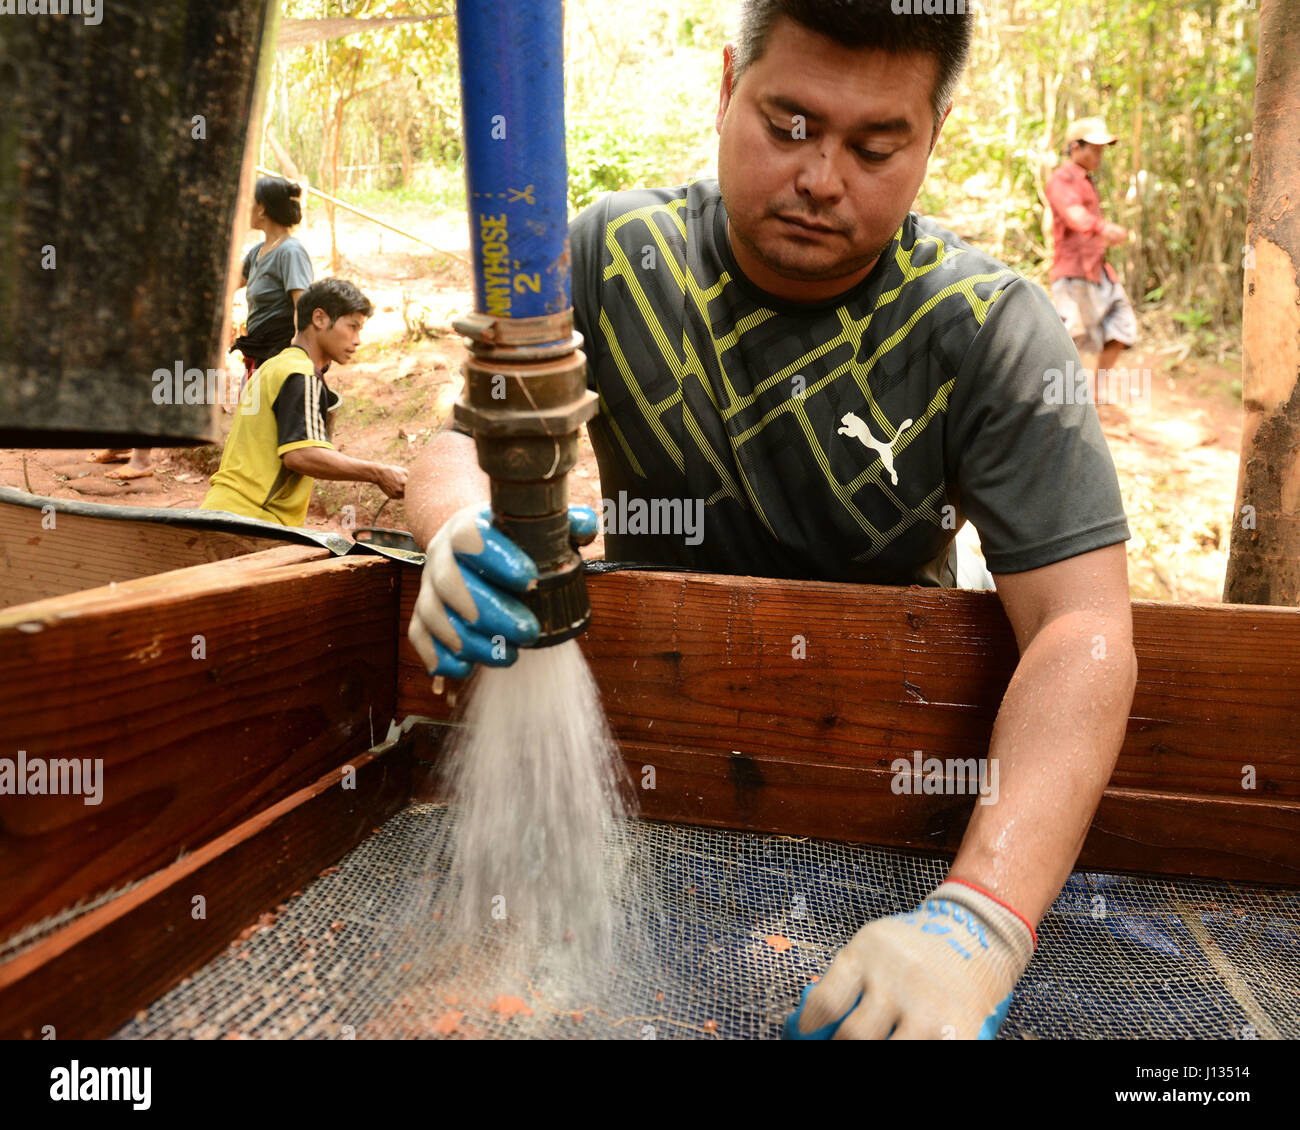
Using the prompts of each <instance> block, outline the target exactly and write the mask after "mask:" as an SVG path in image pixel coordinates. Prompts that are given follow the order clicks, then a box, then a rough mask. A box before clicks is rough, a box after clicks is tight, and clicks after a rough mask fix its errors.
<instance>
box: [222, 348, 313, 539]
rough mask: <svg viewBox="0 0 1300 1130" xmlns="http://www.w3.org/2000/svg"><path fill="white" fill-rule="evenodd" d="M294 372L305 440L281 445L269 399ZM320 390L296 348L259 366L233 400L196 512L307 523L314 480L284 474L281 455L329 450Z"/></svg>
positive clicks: (304, 356) (272, 400) (308, 363)
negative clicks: (217, 459)
mask: <svg viewBox="0 0 1300 1130" xmlns="http://www.w3.org/2000/svg"><path fill="white" fill-rule="evenodd" d="M295 373H301V374H302V375H303V376H305V377H306V378H307V395H306V396H305V398H304V404H303V411H304V419H303V429H302V432H303V435H304V437H305V438H303V439H301V440H297V441H295V442H293V443H287V444H284V445H283V446H281V445H280V431H279V425H278V421H277V419H276V415H275V400H276V397H278V396H279V395H280V390H281V388H282V387H283V386H284V382H285V381H286V380H288V378H289V377H291V376H293V375H294V374H295ZM325 391H326V386H325V382H324V381H322V380H321V379H320V378H319V377H317V376H316V374H315V370H314V368H313V366H312V363H311V359H310V358H309V357H308V356H307V354H306V352H305V351H304V350H303V349H301V348H299V347H298V346H292V345H291V346H289V348H287V349H285V350H284V351H283V352H281V353H277V354H276V355H275V356H274V357H272V358H271V359H270V360H269V361H266V362H264V363H263V364H261V365H259V366H258V367H257V369H256V371H255V372H254V373H253V375H252V376H251V377H250V378H249V380H248V383H247V384H246V385H245V386H244V391H243V394H242V395H241V396H240V398H239V408H238V410H237V411H236V412H235V422H234V424H233V425H232V427H231V429H230V436H229V438H228V439H227V440H226V449H225V451H224V452H223V453H222V456H221V467H220V469H219V470H218V471H217V473H216V474H215V475H213V476H212V485H211V489H209V491H208V493H207V496H206V497H205V498H204V499H203V505H202V507H201V509H204V510H227V511H230V512H231V513H233V514H241V515H243V516H244V517H246V518H260V519H262V520H263V521H266V522H279V523H280V524H281V525H284V526H301V525H302V524H303V522H304V521H305V520H306V518H307V506H308V504H309V503H310V502H311V491H312V487H314V486H315V485H316V480H315V479H313V478H312V477H311V476H309V475H300V474H297V473H295V472H293V471H290V470H289V469H288V468H287V467H286V466H285V465H284V462H283V461H282V459H281V456H282V455H284V453H285V452H286V451H293V450H294V449H295V448H299V447H324V448H328V449H330V450H331V451H332V450H333V449H334V445H333V444H332V443H331V442H330V437H329V431H330V429H329V427H328V424H327V423H325V419H326V414H325V409H326V408H329V407H332V405H325V406H322V405H321V403H320V398H321V396H322V395H323V394H324V393H325ZM336 402H337V401H336V400H335V403H336Z"/></svg>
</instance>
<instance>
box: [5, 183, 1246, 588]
mask: <svg viewBox="0 0 1300 1130" xmlns="http://www.w3.org/2000/svg"><path fill="white" fill-rule="evenodd" d="M388 218H390V219H392V220H393V221H394V222H395V223H396V224H397V225H398V226H399V227H402V228H404V229H405V230H408V231H411V232H412V233H414V234H416V235H419V236H421V237H422V238H424V239H426V240H428V241H429V242H431V243H433V244H434V245H435V246H437V247H439V248H441V249H443V250H445V251H447V252H450V253H451V254H453V255H458V256H460V257H461V258H462V259H463V258H465V257H467V256H468V251H467V247H466V233H465V230H464V222H463V220H458V219H457V218H456V217H454V216H447V217H433V218H430V217H427V216H425V215H422V214H421V212H420V211H419V210H418V209H416V208H409V209H405V210H404V211H403V212H402V213H400V214H392V213H390V214H389V216H388ZM299 236H300V238H301V239H302V240H303V242H304V243H305V244H306V246H307V248H308V250H309V251H310V252H311V254H312V258H313V261H314V263H315V266H316V271H317V276H318V277H319V276H321V275H322V274H324V273H327V271H328V266H329V258H330V236H329V229H328V225H327V222H326V218H325V214H324V209H323V206H322V205H320V204H319V203H317V202H315V201H313V203H312V207H311V211H310V212H309V214H308V217H307V222H306V224H305V225H304V227H303V228H302V230H301V231H300V232H299ZM248 242H250V243H251V242H252V240H251V239H250V240H249V241H248ZM338 243H339V248H340V251H341V252H342V254H343V263H342V266H341V268H340V271H339V274H340V275H342V276H343V277H346V278H350V279H352V280H353V281H355V282H356V283H357V284H358V285H359V286H361V288H362V289H363V290H364V291H365V292H366V293H367V294H368V295H369V296H370V298H371V300H372V301H373V302H374V304H375V307H376V312H375V317H374V318H372V319H371V320H370V321H369V322H368V323H367V326H366V331H365V335H364V339H363V342H364V343H363V345H362V348H361V350H360V351H359V352H358V353H357V355H356V357H355V358H354V361H353V364H352V365H350V366H348V368H347V369H346V370H342V371H338V372H335V371H331V374H330V378H329V381H330V386H331V388H334V389H335V390H336V391H338V392H339V393H340V394H341V395H342V397H343V404H342V408H341V410H340V412H339V416H338V421H337V424H336V436H335V440H336V443H337V445H338V447H339V448H340V450H342V451H344V452H346V453H347V454H349V455H353V456H356V457H358V458H364V459H376V460H381V461H384V462H390V463H400V464H403V465H406V466H409V465H410V464H411V463H413V462H414V460H415V457H416V455H417V453H418V452H419V450H420V448H421V447H423V445H424V444H425V443H426V442H427V441H428V439H429V437H430V436H431V435H432V434H433V432H434V431H436V430H437V428H438V427H439V426H440V425H441V423H442V421H443V419H444V418H445V417H446V416H447V414H448V413H449V412H450V411H451V404H452V401H453V400H454V398H455V395H456V392H457V390H458V388H459V375H458V374H459V367H460V363H461V361H462V359H463V358H464V356H465V351H464V348H463V346H462V345H461V339H460V337H459V335H457V334H456V333H455V332H454V331H453V330H452V329H451V319H452V318H453V317H454V316H456V315H457V314H459V313H462V312H464V311H467V310H469V309H471V308H472V305H473V300H472V295H471V289H470V277H469V270H468V267H467V265H465V264H464V263H463V262H458V261H456V260H455V259H449V258H446V257H444V256H441V255H438V254H436V253H435V252H433V251H431V250H429V249H428V248H426V247H423V246H421V245H420V244H419V243H416V242H414V241H412V240H409V239H405V238H403V237H402V236H399V235H396V234H394V233H392V232H389V231H384V230H383V229H382V228H379V227H376V226H374V225H372V224H370V223H368V222H366V221H364V220H362V219H360V218H358V217H353V216H350V215H348V214H347V213H344V212H339V214H338ZM236 356H237V355H232V361H233V359H234V358H235V357H236ZM1175 356H1176V351H1175V350H1173V349H1170V350H1168V351H1165V352H1157V351H1154V350H1151V349H1142V348H1139V349H1137V350H1134V351H1130V353H1129V354H1128V355H1126V356H1125V358H1124V363H1125V364H1126V365H1127V366H1128V368H1129V369H1130V370H1138V371H1143V370H1150V374H1151V377H1150V380H1151V386H1150V389H1151V392H1150V397H1149V401H1148V402H1146V403H1141V404H1138V405H1135V406H1134V407H1131V408H1128V409H1124V408H1119V407H1117V406H1116V407H1111V406H1106V407H1104V408H1103V409H1102V423H1103V427H1104V429H1105V432H1106V436H1107V439H1108V440H1109V443H1110V447H1111V452H1112V454H1113V455H1114V458H1115V463H1116V467H1117V469H1118V472H1119V478H1120V485H1121V488H1122V490H1123V493H1124V502H1125V507H1126V509H1127V511H1128V515H1129V524H1130V526H1131V527H1132V530H1133V535H1134V536H1133V539H1132V540H1131V541H1130V542H1129V544H1128V557H1129V574H1130V583H1131V587H1132V592H1133V595H1134V596H1135V597H1139V598H1146V599H1154V600H1176V601H1184V602H1211V603H1212V602H1217V601H1218V600H1219V599H1220V596H1221V590H1222V585H1223V576H1224V570H1225V568H1226V565H1227V554H1228V535H1229V531H1230V526H1231V522H1232V514H1233V503H1234V498H1235V489H1236V480H1237V462H1238V447H1239V443H1240V438H1241V403H1240V399H1239V395H1234V392H1233V382H1234V381H1239V380H1240V375H1241V374H1240V371H1239V370H1231V369H1225V368H1223V367H1220V366H1215V365H1210V364H1202V363H1197V362H1193V361H1178V360H1175V359H1174V358H1175ZM1236 387H1237V388H1238V389H1239V388H1240V385H1239V384H1238V385H1237V386H1236ZM229 419H230V417H229V415H226V416H224V417H223V425H224V428H225V429H226V430H228V428H229ZM220 451H221V449H220V447H219V446H216V445H213V446H208V447H200V448H193V449H171V450H156V451H155V452H154V453H153V456H154V474H153V475H152V476H151V477H148V478H143V479H136V480H133V481H130V482H115V481H113V480H110V479H107V478H106V477H105V472H107V471H109V470H111V469H112V467H111V466H105V465H100V464H93V463H88V462H86V461H85V460H86V456H87V455H88V454H89V452H88V451H86V450H84V449H83V450H63V451H60V450H25V451H24V450H7V451H0V484H3V485H5V486H9V487H18V488H21V489H26V490H30V491H32V492H33V493H35V494H39V495H46V496H49V497H52V498H83V499H86V500H88V501H93V502H112V503H116V504H122V505H128V506H161V507H193V506H198V505H199V503H200V502H201V501H202V500H203V496H204V494H205V493H206V491H207V487H208V476H209V475H210V474H211V473H212V472H213V471H215V470H216V468H217V466H218V464H219V462H220ZM1042 471H1043V473H1045V474H1050V473H1051V469H1050V468H1043V469H1042ZM570 482H571V495H572V498H573V501H575V502H585V503H588V504H589V505H592V506H595V507H596V508H597V510H599V507H600V497H601V492H600V480H599V474H598V472H597V469H596V462H595V457H594V455H593V454H592V452H591V449H590V446H589V445H588V444H587V443H586V439H585V436H584V439H583V458H582V462H581V463H580V464H579V466H578V467H577V468H576V469H575V471H574V473H573V475H572V477H571V480H570ZM1062 489H1063V491H1065V490H1068V484H1062ZM1066 497H1068V496H1066ZM385 501H386V500H385V498H384V495H383V493H382V492H381V491H380V490H379V488H378V487H375V486H372V485H370V484H365V483H332V482H319V481H318V482H317V484H316V489H315V491H314V493H313V497H312V504H311V509H310V510H309V512H308V516H307V525H308V526H311V527H314V528H320V529H331V530H342V529H343V528H344V525H345V517H346V516H347V515H348V512H347V511H345V509H344V508H345V507H347V506H351V507H353V508H354V513H355V521H356V524H357V525H363V526H364V525H371V524H377V525H383V526H392V527H397V528H405V527H406V518H405V513H404V510H403V506H402V503H401V502H389V503H388V504H387V505H386V506H384V505H383V504H384V503H385ZM381 506H382V507H383V509H382V513H379V511H380V508H381ZM377 513H379V521H378V522H375V516H376V514H377ZM589 552H590V553H591V554H593V555H596V556H599V554H600V544H599V543H597V545H596V546H594V547H593V550H592V551H589Z"/></svg>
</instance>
